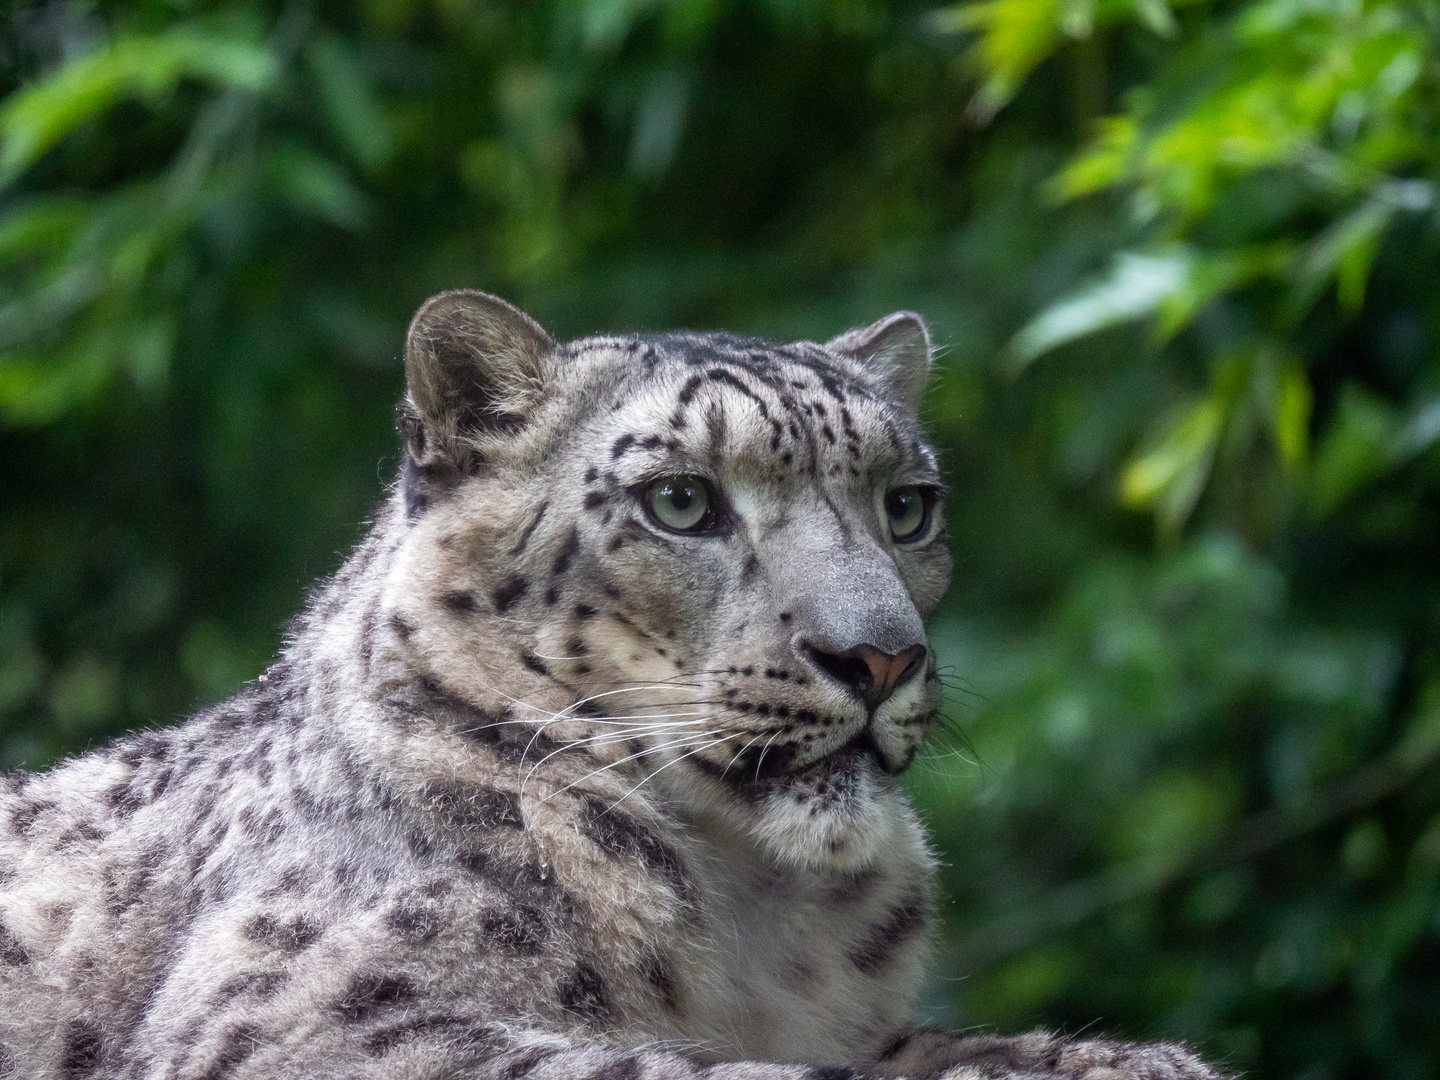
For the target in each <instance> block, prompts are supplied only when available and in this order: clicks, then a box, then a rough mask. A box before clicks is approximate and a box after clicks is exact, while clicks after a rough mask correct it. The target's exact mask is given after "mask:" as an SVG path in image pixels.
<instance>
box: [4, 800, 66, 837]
mask: <svg viewBox="0 0 1440 1080" xmlns="http://www.w3.org/2000/svg"><path fill="white" fill-rule="evenodd" d="M53 809H55V804H54V803H53V802H51V801H50V800H49V799H35V800H33V801H31V802H25V803H21V804H20V805H19V806H17V807H16V808H15V809H14V810H13V811H11V813H10V825H11V827H12V828H13V829H14V830H15V831H16V832H18V833H19V834H20V835H21V836H29V835H30V830H31V829H33V828H34V827H35V821H36V819H37V818H39V816H40V815H41V814H43V813H45V811H46V810H53Z"/></svg>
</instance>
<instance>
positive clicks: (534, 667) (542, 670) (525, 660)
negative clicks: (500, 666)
mask: <svg viewBox="0 0 1440 1080" xmlns="http://www.w3.org/2000/svg"><path fill="white" fill-rule="evenodd" d="M520 662H521V663H522V664H524V665H525V666H526V667H527V668H529V669H530V670H531V671H533V672H535V674H536V675H549V674H550V669H549V668H548V667H546V666H545V663H544V661H542V660H541V659H540V658H539V657H538V656H536V655H535V654H534V653H532V652H524V653H521V654H520Z"/></svg>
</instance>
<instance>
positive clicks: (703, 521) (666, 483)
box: [645, 476, 714, 533]
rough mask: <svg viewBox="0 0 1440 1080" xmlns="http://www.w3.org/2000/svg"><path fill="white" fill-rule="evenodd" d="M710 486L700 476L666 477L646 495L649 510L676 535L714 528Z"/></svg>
mask: <svg viewBox="0 0 1440 1080" xmlns="http://www.w3.org/2000/svg"><path fill="white" fill-rule="evenodd" d="M713 502H714V500H713V499H711V497H710V486H709V485H708V484H706V483H705V481H704V480H702V479H701V478H700V477H698V476H662V477H660V479H659V480H656V481H655V482H654V483H653V484H651V485H650V487H649V489H648V490H647V491H646V492H645V509H647V510H649V511H650V516H651V517H652V518H654V519H655V520H656V521H657V522H658V523H659V524H660V525H662V526H664V527H665V528H667V529H669V530H671V531H672V532H688V533H693V532H700V531H702V530H703V529H704V528H706V527H707V526H708V525H710V524H712V518H713V516H714V515H713V514H712V510H711V508H712V504H713Z"/></svg>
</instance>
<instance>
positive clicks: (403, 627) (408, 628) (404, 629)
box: [386, 611, 418, 641]
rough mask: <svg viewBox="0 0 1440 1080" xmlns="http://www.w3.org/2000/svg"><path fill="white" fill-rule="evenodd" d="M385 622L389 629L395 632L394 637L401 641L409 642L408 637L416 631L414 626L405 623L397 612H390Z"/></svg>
mask: <svg viewBox="0 0 1440 1080" xmlns="http://www.w3.org/2000/svg"><path fill="white" fill-rule="evenodd" d="M386 622H388V623H389V625H390V629H391V630H393V631H394V632H395V636H396V637H398V638H399V639H400V640H401V641H409V640H410V635H411V634H413V633H415V631H416V630H417V629H418V628H417V627H416V626H415V625H414V624H412V623H410V622H407V621H406V619H405V617H404V616H403V615H401V614H400V613H399V612H398V611H396V612H392V613H391V615H390V618H389V619H387V620H386Z"/></svg>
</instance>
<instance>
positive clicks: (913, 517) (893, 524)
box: [885, 484, 935, 544]
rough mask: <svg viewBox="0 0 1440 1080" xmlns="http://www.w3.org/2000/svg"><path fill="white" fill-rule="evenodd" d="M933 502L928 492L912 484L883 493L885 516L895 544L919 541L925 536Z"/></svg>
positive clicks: (928, 526)
mask: <svg viewBox="0 0 1440 1080" xmlns="http://www.w3.org/2000/svg"><path fill="white" fill-rule="evenodd" d="M934 501H935V500H934V497H933V496H932V495H931V493H930V492H929V491H927V490H926V489H925V488H922V487H916V486H914V485H913V484H912V485H907V486H906V487H898V488H892V489H891V490H890V491H888V492H886V493H885V516H886V517H887V518H888V519H889V523H890V535H891V536H893V537H894V538H895V541H896V542H897V543H900V544H903V543H906V542H908V541H912V540H919V539H920V538H921V537H923V536H924V535H925V533H926V531H927V530H928V529H929V528H930V510H931V507H932V506H933V505H934Z"/></svg>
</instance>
